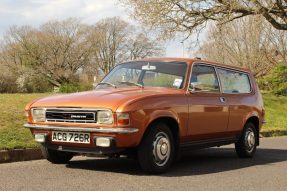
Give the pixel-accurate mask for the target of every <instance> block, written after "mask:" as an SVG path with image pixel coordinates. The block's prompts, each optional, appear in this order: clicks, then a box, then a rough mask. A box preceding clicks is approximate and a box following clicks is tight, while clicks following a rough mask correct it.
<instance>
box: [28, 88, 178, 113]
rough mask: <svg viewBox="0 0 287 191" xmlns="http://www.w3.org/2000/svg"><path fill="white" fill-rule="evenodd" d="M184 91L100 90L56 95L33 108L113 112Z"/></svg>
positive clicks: (38, 102)
mask: <svg viewBox="0 0 287 191" xmlns="http://www.w3.org/2000/svg"><path fill="white" fill-rule="evenodd" d="M182 91H183V90H173V89H166V88H143V89H142V88H125V89H123V88H117V89H98V90H93V91H88V92H81V93H73V94H65V95H56V96H50V97H45V98H42V99H39V100H37V101H35V102H34V103H32V104H31V105H30V108H31V107H83V108H109V109H112V110H113V111H116V109H117V108H118V107H119V106H120V105H121V104H124V103H127V102H130V101H135V100H137V99H141V98H144V97H150V96H163V95H165V94H166V95H168V94H178V93H180V92H182Z"/></svg>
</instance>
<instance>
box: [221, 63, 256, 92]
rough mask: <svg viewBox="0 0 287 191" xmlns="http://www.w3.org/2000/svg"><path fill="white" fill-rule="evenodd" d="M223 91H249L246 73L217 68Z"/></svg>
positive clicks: (249, 86)
mask: <svg viewBox="0 0 287 191" xmlns="http://www.w3.org/2000/svg"><path fill="white" fill-rule="evenodd" d="M217 73H218V76H219V78H220V82H221V87H222V91H223V93H250V92H251V85H250V80H249V76H248V75H247V74H246V73H241V72H236V71H231V70H225V69H221V68H220V69H217Z"/></svg>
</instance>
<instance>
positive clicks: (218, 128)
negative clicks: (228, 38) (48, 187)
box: [24, 58, 264, 173]
mask: <svg viewBox="0 0 287 191" xmlns="http://www.w3.org/2000/svg"><path fill="white" fill-rule="evenodd" d="M25 110H26V113H27V116H28V123H27V124H25V125H24V126H25V127H26V128H30V129H31V132H32V134H33V135H34V137H35V140H36V141H37V142H39V143H41V149H42V152H43V155H44V157H45V158H46V159H47V160H49V161H50V162H52V163H67V162H68V161H69V160H70V159H71V158H72V157H73V156H74V155H75V154H77V153H80V154H86V153H89V154H101V155H107V156H120V155H132V154H136V156H137V159H138V160H139V163H140V165H141V167H142V168H143V170H145V171H147V172H149V173H162V172H164V171H166V170H167V169H168V168H169V167H170V165H171V164H172V162H173V161H174V159H175V157H176V155H177V154H178V153H179V151H180V150H181V149H182V148H190V149H199V148H206V147H212V146H220V145H225V144H231V143H235V150H236V152H237V154H238V156H239V157H252V156H253V155H254V153H255V151H256V147H257V145H259V130H260V128H261V126H262V124H263V123H264V107H263V101H262V97H261V94H260V92H259V89H258V87H257V85H256V83H255V79H254V77H253V76H252V74H251V72H250V71H249V70H246V69H241V68H237V67H232V66H226V65H220V64H216V63H212V62H208V61H202V60H192V59H172V58H164V59H163V58H162V59H145V60H140V61H131V62H126V63H123V64H119V65H117V66H116V67H115V68H114V69H113V70H112V71H111V72H110V73H109V74H108V75H107V76H106V77H105V78H104V79H103V80H102V81H101V82H100V83H99V84H98V85H97V86H96V88H95V90H93V91H88V92H81V93H73V94H68V95H56V96H51V97H46V98H42V99H39V100H36V101H33V102H32V103H30V104H28V105H27V106H26V109H25Z"/></svg>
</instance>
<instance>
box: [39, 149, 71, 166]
mask: <svg viewBox="0 0 287 191" xmlns="http://www.w3.org/2000/svg"><path fill="white" fill-rule="evenodd" d="M41 151H42V155H43V156H44V158H46V159H47V160H48V161H49V162H51V163H53V164H66V163H68V162H69V161H70V160H71V159H72V158H73V156H74V154H73V153H69V152H64V151H56V150H51V149H48V148H47V147H45V146H41Z"/></svg>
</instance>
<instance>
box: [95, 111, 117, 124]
mask: <svg viewBox="0 0 287 191" xmlns="http://www.w3.org/2000/svg"><path fill="white" fill-rule="evenodd" d="M97 122H98V123H99V124H112V123H113V122H114V116H113V112H112V111H110V110H106V111H98V113H97Z"/></svg>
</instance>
